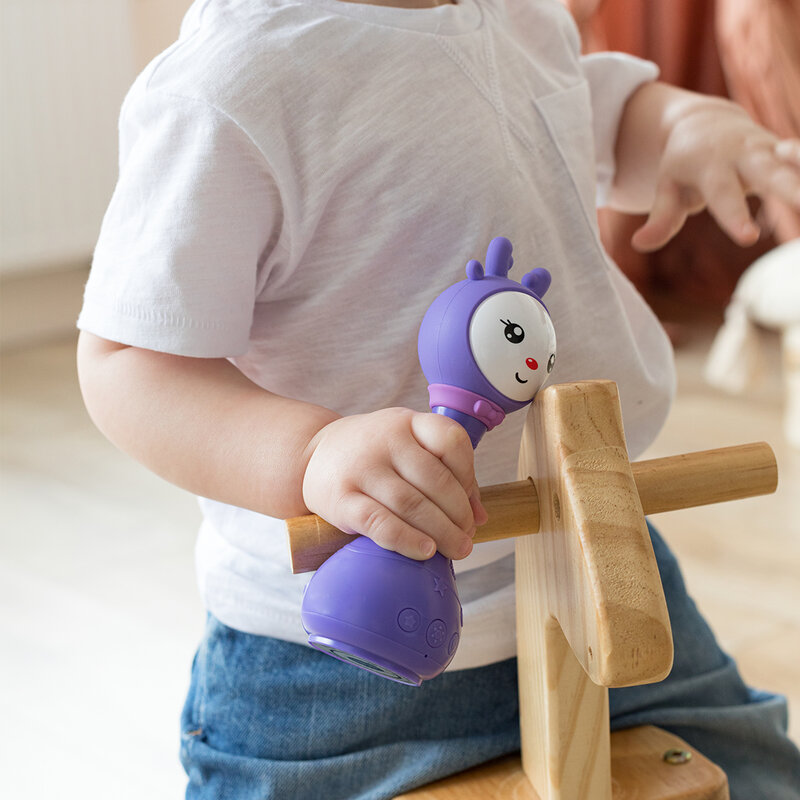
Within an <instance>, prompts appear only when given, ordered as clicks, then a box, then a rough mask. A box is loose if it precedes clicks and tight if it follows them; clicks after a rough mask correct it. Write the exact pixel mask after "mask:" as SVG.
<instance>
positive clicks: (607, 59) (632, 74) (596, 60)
mask: <svg viewBox="0 0 800 800" xmlns="http://www.w3.org/2000/svg"><path fill="white" fill-rule="evenodd" d="M581 67H582V69H583V73H584V75H585V77H586V80H587V81H588V83H589V91H590V93H591V98H592V120H593V127H594V142H595V158H596V162H597V205H598V207H600V206H604V205H606V203H607V200H608V195H609V192H610V191H611V184H612V183H613V180H614V172H615V170H616V164H615V159H614V146H615V144H616V140H617V128H618V127H619V123H620V118H621V117H622V111H623V109H624V108H625V103H626V102H627V101H628V98H629V97H630V96H631V95H632V94H633V92H634V91H635V90H636V89H638V88H639V86H641V85H642V84H643V83H647V82H649V81H654V80H656V78H658V72H659V71H658V67H657V66H656V65H655V64H653V63H652V62H651V61H643V60H642V59H640V58H635V57H634V56H630V55H627V54H625V53H592V54H590V55H585V56H581Z"/></svg>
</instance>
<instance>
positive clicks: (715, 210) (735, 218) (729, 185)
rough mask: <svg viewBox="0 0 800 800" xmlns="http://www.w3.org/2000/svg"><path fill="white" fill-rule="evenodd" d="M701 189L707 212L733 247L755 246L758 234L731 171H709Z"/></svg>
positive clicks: (758, 230)
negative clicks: (726, 235) (735, 245)
mask: <svg viewBox="0 0 800 800" xmlns="http://www.w3.org/2000/svg"><path fill="white" fill-rule="evenodd" d="M702 188H703V193H704V195H705V199H706V203H707V205H708V211H709V213H710V214H711V216H712V217H714V219H715V220H716V221H717V224H718V225H719V226H720V228H722V230H724V231H725V233H727V234H728V236H730V237H731V239H733V241H734V242H736V243H737V244H740V245H742V246H747V245H751V244H755V243H756V242H757V241H758V237H759V235H760V233H761V231H760V229H759V227H758V225H756V223H755V222H754V221H753V218H752V216H751V214H750V208H749V207H748V205H747V197H746V195H745V191H744V187H743V186H742V184H741V181H740V180H739V176H738V175H737V174H736V173H735V172H734V171H733V169H730V168H727V167H725V168H723V167H719V168H717V169H711V170H709V171H708V172H707V174H706V175H705V176H704V179H703V184H702Z"/></svg>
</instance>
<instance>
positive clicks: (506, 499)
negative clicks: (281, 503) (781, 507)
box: [287, 381, 777, 800]
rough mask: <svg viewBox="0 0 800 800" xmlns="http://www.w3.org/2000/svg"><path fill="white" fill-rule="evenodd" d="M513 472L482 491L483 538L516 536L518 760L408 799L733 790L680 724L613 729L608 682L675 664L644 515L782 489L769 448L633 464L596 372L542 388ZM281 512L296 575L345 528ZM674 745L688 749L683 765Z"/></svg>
mask: <svg viewBox="0 0 800 800" xmlns="http://www.w3.org/2000/svg"><path fill="white" fill-rule="evenodd" d="M518 474H519V478H520V480H519V481H518V482H516V483H513V484H506V485H503V486H497V487H489V489H488V490H486V489H482V490H481V492H482V497H483V499H484V505H486V506H487V510H488V511H489V515H490V523H489V524H487V525H486V526H484V528H482V529H481V531H480V533H479V537H480V538H478V537H476V540H477V541H488V540H490V539H496V538H501V537H503V536H509V535H513V536H516V537H518V538H517V542H516V583H517V647H518V662H519V693H520V725H521V738H522V758H521V764H520V761H519V759H513V758H512V759H504V760H503V761H501V762H499V763H495V764H491V765H488V766H486V767H483V768H479V769H477V770H473V771H471V772H467V773H463V774H461V775H457V776H453V777H451V778H448V779H445V780H444V781H440V782H439V783H438V784H433V785H431V786H429V787H423V788H422V789H419V790H416V791H414V792H410V793H408V794H406V795H403V798H407V800H412V799H413V800H447V798H450V797H453V798H455V797H458V798H459V800H469V798H476V799H477V798H481V800H491V798H501V797H502V798H517V800H612V798H613V800H668V799H669V798H672V800H679V799H680V800H725V798H727V797H728V791H727V781H726V779H725V776H724V773H722V771H721V770H720V769H719V768H718V767H716V766H715V765H713V764H712V763H711V762H709V761H708V760H707V759H705V758H703V757H702V755H701V754H699V753H697V752H696V751H693V750H692V749H691V748H690V747H688V745H686V743H684V742H682V741H681V740H680V739H678V738H677V737H674V736H672V735H671V734H668V733H666V732H664V731H661V730H659V729H657V728H652V727H644V728H636V729H633V730H630V731H621V732H619V733H615V734H614V735H613V736H611V735H610V734H609V717H608V687H613V686H630V685H636V684H641V683H651V682H655V681H659V680H662V679H663V678H664V677H666V675H667V674H668V673H669V670H670V668H671V665H672V636H671V632H670V626H669V617H668V614H667V608H666V603H665V600H664V594H663V590H662V587H661V580H660V576H659V573H658V568H657V565H656V562H655V556H654V554H653V549H652V545H651V542H650V536H649V533H648V531H647V526H646V523H645V514H646V513H654V512H656V511H663V510H670V509H674V508H683V507H689V506H693V505H701V504H704V503H709V502H718V501H719V500H729V499H734V498H737V497H750V496H754V495H758V494H767V493H769V492H773V491H775V489H776V487H777V466H776V464H775V457H774V454H773V453H772V450H771V449H770V448H769V446H768V445H766V444H764V443H757V444H753V445H743V446H740V447H735V448H725V449H722V450H717V451H707V452H704V453H694V454H688V455H685V456H673V457H670V458H667V459H657V460H655V461H650V462H641V463H639V464H631V463H630V462H629V460H628V453H627V448H626V445H625V435H624V431H623V426H622V414H621V410H620V404H619V397H618V393H617V387H616V385H615V384H614V383H612V382H611V381H586V382H581V383H569V384H559V385H556V386H551V387H549V388H547V389H545V390H544V391H542V392H540V393H539V395H538V396H537V398H536V401H535V402H534V403H533V405H532V406H531V409H530V410H529V412H528V417H527V420H526V423H525V427H524V430H523V435H522V441H521V444H520V454H519V472H518ZM287 524H288V528H289V533H290V537H289V539H290V553H291V559H292V564H293V568H294V570H295V572H301V571H307V570H309V569H315V568H316V567H317V566H319V564H320V563H322V561H324V560H325V558H326V557H327V556H328V555H330V554H331V553H332V552H335V550H336V549H338V547H341V546H342V545H343V544H344V543H346V541H348V540H349V537H348V536H347V535H346V534H342V533H341V532H338V531H336V530H335V529H331V527H330V526H328V525H327V523H324V522H323V521H322V520H319V519H318V518H315V517H313V516H312V517H304V518H298V519H295V520H289V521H288V522H287ZM533 533H538V535H536V536H533V535H527V534H533ZM668 751H676V752H678V753H682V754H688V755H684V756H682V760H680V759H679V760H678V762H677V764H674V763H672V762H671V761H670V760H669V759H668V760H665V759H664V755H665V753H666V752H668ZM676 766H680V769H676V768H675V767H676ZM454 792H457V793H456V794H454ZM398 800H399V799H398Z"/></svg>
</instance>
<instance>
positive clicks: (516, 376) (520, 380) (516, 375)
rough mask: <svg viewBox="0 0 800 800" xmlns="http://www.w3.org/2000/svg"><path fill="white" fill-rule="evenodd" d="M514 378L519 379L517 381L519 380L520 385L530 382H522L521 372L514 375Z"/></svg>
mask: <svg viewBox="0 0 800 800" xmlns="http://www.w3.org/2000/svg"><path fill="white" fill-rule="evenodd" d="M514 377H515V378H516V379H517V380H518V381H519V382H520V383H527V382H528V381H524V380H522V378H520V376H519V372H515V373H514Z"/></svg>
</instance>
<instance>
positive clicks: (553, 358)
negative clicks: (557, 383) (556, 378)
mask: <svg viewBox="0 0 800 800" xmlns="http://www.w3.org/2000/svg"><path fill="white" fill-rule="evenodd" d="M555 363H556V354H555V353H550V358H549V359H548V361H547V374H548V375H549V374H550V373H551V372H552V371H553V365H554V364H555Z"/></svg>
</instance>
